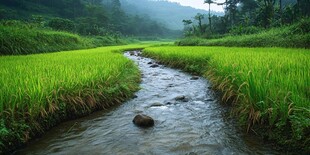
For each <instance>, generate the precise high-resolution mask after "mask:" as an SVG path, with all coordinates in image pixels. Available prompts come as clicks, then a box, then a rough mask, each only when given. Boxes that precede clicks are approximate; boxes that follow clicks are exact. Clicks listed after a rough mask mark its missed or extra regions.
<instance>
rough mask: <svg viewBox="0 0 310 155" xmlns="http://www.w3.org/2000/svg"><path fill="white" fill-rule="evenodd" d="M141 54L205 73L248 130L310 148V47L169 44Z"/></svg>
mask: <svg viewBox="0 0 310 155" xmlns="http://www.w3.org/2000/svg"><path fill="white" fill-rule="evenodd" d="M144 54H145V55H146V56H149V57H152V58H155V59H157V60H159V61H160V62H162V63H164V64H168V65H170V66H172V67H177V68H181V69H184V70H186V71H188V72H191V73H194V74H198V75H204V76H205V77H206V78H207V79H209V80H210V81H211V83H212V84H213V88H214V89H215V90H217V91H219V92H221V94H222V95H221V100H222V101H223V102H227V103H231V104H232V105H233V107H234V108H233V109H234V110H233V113H234V114H236V115H237V116H238V117H237V118H238V119H239V120H240V122H241V124H243V125H245V128H246V129H247V130H248V131H254V132H256V133H259V132H260V131H263V133H262V135H264V136H267V137H268V138H269V139H273V140H276V141H277V142H278V143H280V144H284V145H287V146H290V147H292V148H295V149H300V148H302V149H301V150H306V151H310V148H309V147H310V139H309V137H310V61H309V60H310V50H308V49H284V48H231V47H230V48H227V47H175V46H167V47H149V48H146V49H145V50H144ZM261 127H263V128H264V129H263V130H257V129H258V128H261Z"/></svg>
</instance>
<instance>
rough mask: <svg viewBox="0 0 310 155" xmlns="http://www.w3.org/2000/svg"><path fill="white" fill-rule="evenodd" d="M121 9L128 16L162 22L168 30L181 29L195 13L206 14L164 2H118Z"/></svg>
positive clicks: (203, 11) (202, 11) (128, 0)
mask: <svg viewBox="0 0 310 155" xmlns="http://www.w3.org/2000/svg"><path fill="white" fill-rule="evenodd" d="M120 1H121V3H122V8H123V9H124V11H125V12H127V13H130V14H138V15H143V14H144V15H146V16H149V17H150V18H151V19H155V20H157V21H160V22H162V23H163V24H164V25H166V26H167V27H168V28H170V29H179V30H180V29H183V23H182V20H184V19H192V18H193V17H195V15H196V14H197V13H201V14H208V12H207V11H206V10H200V9H195V8H192V7H188V6H182V5H180V4H178V3H175V2H169V1H166V0H156V1H154V0H120ZM205 5H207V4H205ZM211 14H212V15H218V16H221V15H224V13H222V12H212V11H211Z"/></svg>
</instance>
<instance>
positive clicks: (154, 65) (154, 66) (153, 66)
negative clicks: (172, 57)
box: [150, 64, 159, 68]
mask: <svg viewBox="0 0 310 155" xmlns="http://www.w3.org/2000/svg"><path fill="white" fill-rule="evenodd" d="M150 67H152V68H156V67H159V65H157V64H153V65H151V66H150Z"/></svg>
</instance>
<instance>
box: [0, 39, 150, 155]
mask: <svg viewBox="0 0 310 155" xmlns="http://www.w3.org/2000/svg"><path fill="white" fill-rule="evenodd" d="M146 46H149V44H143V45H127V46H110V47H102V48H96V49H90V50H78V51H70V52H58V53H49V54H36V55H25V56H2V57H0V73H1V74H0V86H1V87H0V154H2V153H4V152H5V151H8V150H12V149H14V148H15V147H16V146H18V144H21V143H24V142H26V141H28V140H29V139H30V138H32V137H33V136H35V135H38V134H41V133H43V132H44V131H45V130H46V129H48V128H50V127H52V126H54V125H56V124H57V123H58V122H60V121H63V120H66V119H68V118H74V117H77V116H81V115H86V114H89V113H90V112H92V111H94V110H96V109H105V108H109V107H110V106H113V105H115V104H118V103H121V102H122V101H124V99H126V98H128V97H130V96H131V95H132V92H133V91H135V90H137V89H138V83H139V80H140V73H139V70H138V68H137V67H136V65H135V64H134V63H133V62H132V61H130V60H129V59H127V58H125V57H124V56H123V55H122V54H120V53H119V51H123V50H126V49H137V48H143V47H146Z"/></svg>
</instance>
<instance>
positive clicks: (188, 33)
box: [182, 19, 193, 36]
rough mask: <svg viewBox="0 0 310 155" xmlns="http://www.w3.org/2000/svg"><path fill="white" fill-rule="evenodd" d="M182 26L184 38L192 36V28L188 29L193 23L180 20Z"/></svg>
mask: <svg viewBox="0 0 310 155" xmlns="http://www.w3.org/2000/svg"><path fill="white" fill-rule="evenodd" d="M182 22H183V24H184V31H185V36H190V35H191V34H192V28H191V27H190V25H191V24H192V23H193V21H192V20H190V19H189V20H185V19H184V20H182Z"/></svg>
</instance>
